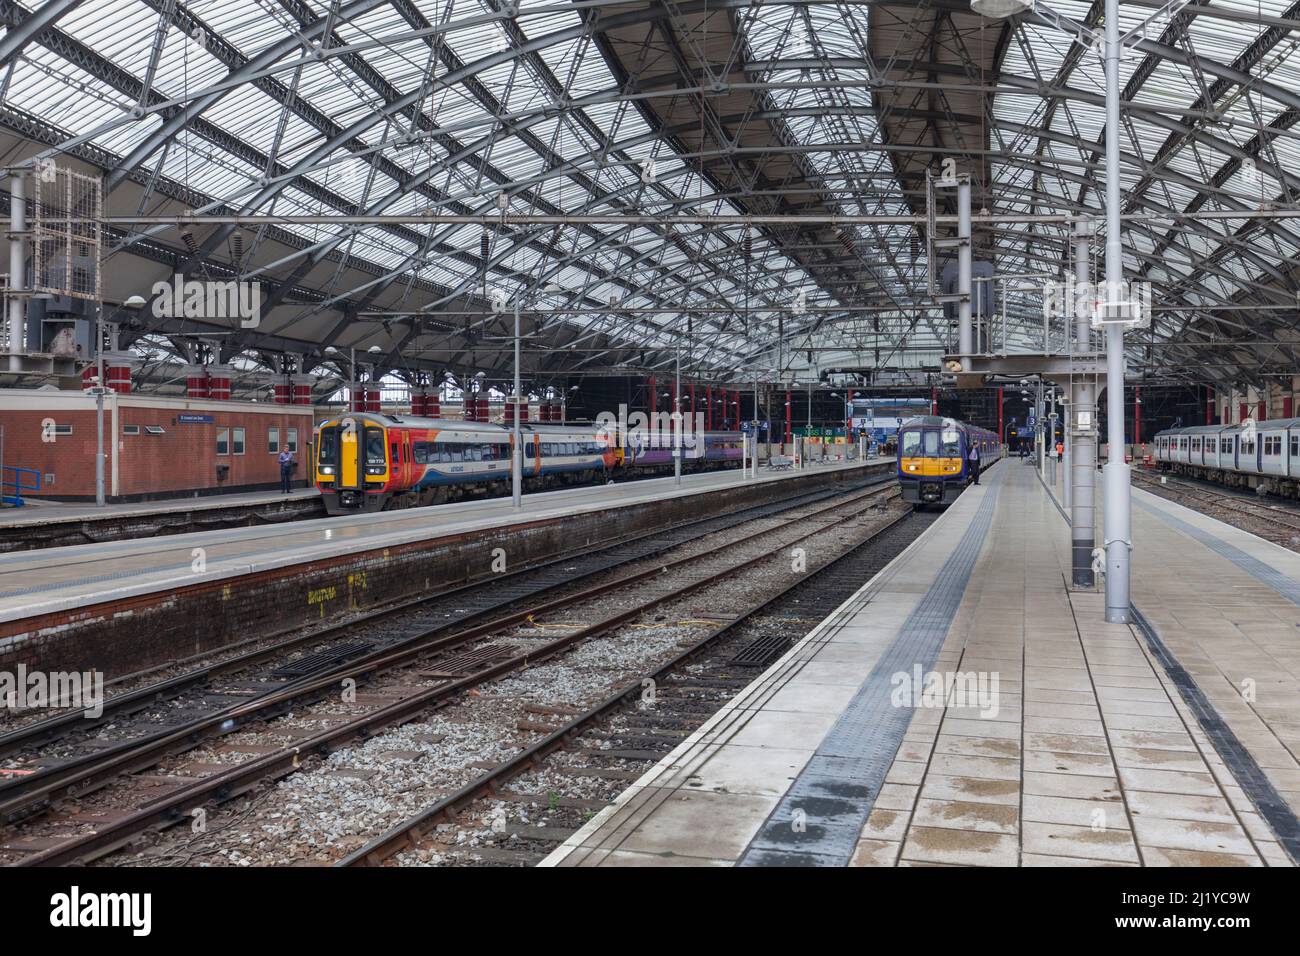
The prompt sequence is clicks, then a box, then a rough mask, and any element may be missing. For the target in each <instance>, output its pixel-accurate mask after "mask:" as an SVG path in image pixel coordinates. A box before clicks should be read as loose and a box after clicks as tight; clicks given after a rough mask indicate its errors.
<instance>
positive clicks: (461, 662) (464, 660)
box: [420, 644, 514, 677]
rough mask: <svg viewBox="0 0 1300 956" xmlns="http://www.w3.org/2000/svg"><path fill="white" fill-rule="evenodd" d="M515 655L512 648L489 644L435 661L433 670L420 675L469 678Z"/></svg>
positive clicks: (421, 672)
mask: <svg viewBox="0 0 1300 956" xmlns="http://www.w3.org/2000/svg"><path fill="white" fill-rule="evenodd" d="M513 653H514V650H513V649H512V648H509V647H503V646H502V645H500V644H487V645H485V646H483V647H476V648H475V649H474V650H472V651H462V652H461V653H459V654H452V655H451V656H450V657H444V658H443V659H442V660H440V661H434V663H433V667H432V669H430V670H427V671H420V675H421V676H422V677H468V676H469V675H470V674H474V673H476V672H478V671H481V670H483V668H485V667H487V666H489V665H491V664H495V663H496V662H497V661H499V660H501V659H502V658H503V657H509V656H510V655H511V654H513Z"/></svg>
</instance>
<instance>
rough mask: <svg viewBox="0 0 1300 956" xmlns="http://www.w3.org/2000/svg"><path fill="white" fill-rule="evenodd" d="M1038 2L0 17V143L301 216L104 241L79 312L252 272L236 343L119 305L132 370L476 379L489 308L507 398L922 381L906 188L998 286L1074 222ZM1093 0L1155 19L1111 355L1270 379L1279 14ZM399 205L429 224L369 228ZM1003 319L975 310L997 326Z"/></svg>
mask: <svg viewBox="0 0 1300 956" xmlns="http://www.w3.org/2000/svg"><path fill="white" fill-rule="evenodd" d="M1040 7H1041V9H1040V10H1038V11H1036V12H1034V13H1030V14H1026V15H1023V16H1020V17H1017V18H1013V19H1010V20H1005V21H1002V20H989V19H985V18H982V17H980V16H977V15H975V14H973V13H972V12H971V11H970V9H969V4H968V3H966V2H965V0H931V2H924V0H922V2H901V0H897V2H895V0H841V2H822V0H800V2H797V3H790V2H778V0H763V2H740V0H724V2H717V0H713V2H702V0H701V2H689V3H682V2H676V3H663V2H643V0H630V2H618V3H613V2H603V0H592V2H579V3H550V2H544V0H537V2H529V0H524V2H521V3H516V2H514V0H511V2H509V3H507V2H501V0H352V2H333V0H330V2H324V0H81V2H78V0H47V2H45V3H44V4H41V5H37V4H31V3H30V0H29V2H28V3H26V4H24V3H18V2H10V0H0V23H2V24H3V27H4V32H3V34H2V35H0V69H2V70H3V73H2V74H0V84H2V87H0V92H2V94H3V104H2V107H0V126H2V127H3V129H2V130H0V133H2V134H3V135H2V137H0V143H2V144H3V146H4V148H5V150H6V154H7V159H6V162H7V163H9V164H15V163H18V162H20V161H23V160H28V159H31V158H34V157H37V156H48V157H51V158H53V159H55V161H56V162H59V163H62V164H68V165H71V166H74V167H75V168H77V169H79V170H81V171H83V172H84V171H94V172H96V173H100V174H102V175H103V177H104V183H105V189H106V193H107V195H106V207H107V209H108V210H109V212H110V213H111V214H116V215H119V216H129V215H131V214H138V215H153V216H169V215H172V216H174V215H176V214H179V213H183V212H186V211H191V210H193V211H197V212H198V213H200V214H203V213H219V214H235V213H243V214H265V215H272V216H277V217H292V216H298V217H312V220H313V221H311V222H306V223H304V222H277V223H276V224H274V225H268V224H260V225H251V226H241V227H240V228H238V229H233V228H231V227H216V226H211V225H202V224H196V225H194V226H192V227H188V226H177V225H155V226H144V225H131V226H128V225H121V226H115V227H114V229H113V230H112V232H111V235H110V237H109V243H108V245H109V247H110V248H111V249H112V250H113V254H112V256H111V257H110V258H109V260H108V268H107V269H106V271H105V280H106V296H107V298H108V300H109V301H110V302H121V301H123V300H124V299H125V298H126V297H127V296H129V295H132V294H144V295H147V294H148V287H149V286H150V285H151V284H152V283H153V282H154V281H157V280H159V279H162V278H164V277H166V276H168V275H170V274H171V273H172V272H173V271H184V272H187V273H203V274H210V275H216V276H221V277H231V276H242V277H245V278H254V279H257V280H259V281H260V282H262V283H263V289H264V291H265V294H266V303H267V308H266V310H265V313H264V315H263V320H262V323H261V325H259V326H258V327H257V328H256V329H251V330H240V329H222V328H218V327H215V326H208V325H204V324H203V323H195V322H189V323H188V324H187V323H186V322H184V321H177V320H163V319H156V318H154V317H153V316H152V315H150V314H149V313H148V312H147V311H146V312H145V314H144V315H143V316H140V317H137V320H136V322H135V323H134V324H133V325H132V326H130V327H128V333H127V338H128V339H133V340H134V341H136V342H137V343H146V344H151V345H152V346H154V347H155V348H161V349H163V350H164V351H166V350H169V349H171V350H174V351H175V352H176V353H177V354H180V353H183V352H185V350H186V347H187V343H188V342H190V341H193V337H195V336H198V337H202V336H203V335H204V334H210V335H211V336H213V338H212V339H211V341H212V342H214V343H216V344H215V347H216V348H218V349H219V350H220V352H221V353H222V357H223V358H227V359H229V358H231V357H232V356H235V355H240V354H242V355H244V356H246V357H247V358H248V359H250V360H252V361H255V362H256V361H264V362H267V363H270V364H273V363H274V361H275V358H274V357H275V356H277V355H279V354H282V353H289V354H293V355H296V356H300V357H301V358H300V361H301V363H302V364H303V366H304V367H307V368H311V367H319V368H321V369H322V370H328V369H331V368H333V367H334V365H336V364H337V362H336V361H335V360H333V359H332V358H331V356H342V355H346V354H348V353H349V352H350V350H352V349H356V350H358V351H363V352H364V353H365V354H367V355H370V356H372V358H373V357H374V356H378V358H373V360H374V361H376V362H377V363H379V364H382V365H383V366H384V367H385V368H390V369H395V370H399V371H402V372H407V371H418V370H422V369H423V370H427V371H430V372H434V371H439V370H444V369H450V370H452V371H453V372H455V373H456V374H458V375H459V374H466V373H471V372H472V371H473V370H476V369H481V370H486V371H488V372H489V373H501V372H503V371H504V370H505V369H506V368H508V367H509V364H510V357H509V354H508V350H507V348H508V343H506V342H504V341H503V340H502V337H503V334H504V332H505V331H506V330H507V325H508V317H507V316H504V315H499V314H497V313H495V312H494V311H493V310H492V308H491V307H490V305H489V303H490V302H491V300H492V297H493V294H494V293H495V294H496V295H497V296H498V297H499V298H501V299H503V300H504V301H507V302H509V301H512V300H514V299H516V298H518V299H519V300H520V301H522V302H523V303H524V304H525V310H526V312H527V313H528V317H527V320H526V327H527V330H528V331H529V332H530V337H529V340H528V359H527V364H528V369H529V374H530V376H531V377H532V378H533V379H535V380H537V381H541V380H542V379H543V378H544V377H545V376H547V375H559V374H573V373H581V372H599V371H608V370H610V369H629V370H630V369H636V370H652V369H668V368H670V367H672V365H673V364H674V362H675V360H676V357H677V355H678V354H681V355H682V356H683V361H684V363H685V364H687V365H688V366H689V367H690V368H691V369H693V370H695V371H696V372H698V373H700V374H704V375H709V376H714V377H717V378H720V379H723V378H729V377H740V378H742V379H745V380H748V379H750V378H752V377H753V376H754V375H755V374H759V375H763V376H764V377H768V378H771V377H772V376H774V375H780V376H781V377H782V378H784V379H785V380H787V381H788V380H789V379H790V377H791V376H795V375H801V374H802V375H806V372H805V371H804V370H805V369H807V368H808V367H809V366H810V365H814V366H817V367H818V368H823V369H824V368H828V367H853V368H872V367H882V366H885V365H889V366H894V367H900V368H907V367H914V368H915V367H921V368H924V367H931V366H937V364H938V358H939V356H940V355H941V354H943V352H944V351H945V349H946V348H947V346H948V344H949V341H950V339H951V337H952V331H951V329H950V327H949V324H948V323H947V322H946V321H944V320H943V318H942V313H941V312H940V311H938V310H936V309H935V308H933V306H932V303H930V302H929V301H928V300H926V299H925V298H924V287H925V276H926V271H927V268H928V264H927V262H926V261H925V244H924V242H923V226H922V224H921V223H919V222H917V221H915V220H916V217H918V216H919V215H921V214H923V213H924V212H925V208H924V204H925V197H924V193H925V189H924V180H925V170H926V169H927V168H935V167H937V166H938V164H940V163H942V162H943V161H944V160H945V159H952V160H955V161H956V163H957V164H958V167H959V168H961V169H963V170H967V171H969V172H970V173H971V174H972V177H973V179H974V183H975V197H976V206H977V211H982V210H987V211H988V212H989V213H990V214H995V215H998V216H1001V217H1004V218H1003V219H1002V220H1001V221H999V222H997V223H988V224H985V225H982V226H980V227H979V228H978V229H977V234H976V244H977V257H978V258H990V259H992V260H993V261H994V262H995V264H996V268H997V270H998V272H999V273H1001V274H1008V275H1013V274H1014V275H1028V276H1035V275H1042V276H1048V275H1053V276H1054V275H1056V274H1057V273H1059V271H1060V268H1061V265H1062V263H1063V261H1064V259H1065V256H1066V252H1067V243H1066V236H1067V228H1066V226H1065V225H1064V224H1063V223H1061V222H1060V221H1059V217H1061V216H1067V215H1068V216H1075V215H1087V214H1096V215H1099V213H1100V208H1101V197H1100V195H1099V190H1100V189H1101V184H1102V181H1103V173H1104V170H1103V168H1102V154H1103V151H1104V138H1105V135H1106V130H1105V128H1104V127H1105V123H1104V115H1105V114H1104V107H1103V102H1102V97H1103V94H1104V90H1103V82H1102V66H1101V62H1100V59H1099V57H1098V55H1097V51H1096V50H1095V49H1093V48H1092V47H1091V45H1090V42H1089V36H1090V33H1091V31H1092V30H1093V29H1095V28H1097V27H1098V26H1099V25H1100V21H1101V15H1102V7H1103V4H1102V3H1101V2H1100V0H1097V2H1086V0H1055V2H1051V3H1050V4H1040ZM1048 7H1050V9H1048ZM1121 10H1122V20H1123V22H1122V24H1121V27H1122V28H1123V29H1125V30H1126V31H1127V30H1129V29H1131V28H1135V27H1137V26H1139V24H1141V23H1142V22H1143V21H1145V20H1148V19H1149V18H1152V16H1153V15H1154V14H1158V16H1156V17H1155V19H1154V20H1152V22H1150V23H1149V24H1148V25H1147V27H1146V29H1145V33H1144V34H1143V35H1141V36H1135V37H1134V41H1133V43H1132V44H1131V45H1130V46H1129V47H1128V48H1127V49H1126V53H1125V58H1124V60H1123V62H1122V65H1121V74H1122V77H1121V78H1122V81H1123V84H1124V103H1125V105H1124V122H1123V128H1122V129H1121V130H1119V131H1118V133H1119V135H1120V137H1121V140H1122V154H1123V159H1124V165H1123V169H1122V170H1121V175H1122V178H1123V187H1124V204H1125V213H1126V214H1128V216H1129V217H1130V218H1129V219H1127V220H1126V229H1127V230H1128V231H1127V232H1126V235H1125V250H1126V259H1125V267H1126V272H1127V273H1128V274H1129V275H1130V276H1131V277H1133V278H1141V279H1145V280H1147V281H1150V282H1151V283H1152V284H1153V287H1154V292H1155V303H1156V311H1155V317H1154V321H1153V322H1152V325H1151V327H1150V328H1145V329H1140V330H1138V331H1137V332H1135V333H1134V334H1133V335H1132V336H1131V337H1130V340H1131V342H1132V350H1131V358H1132V360H1133V363H1134V366H1135V368H1139V369H1142V370H1146V371H1148V372H1149V373H1150V374H1152V375H1156V376H1171V375H1172V376H1177V377H1182V378H1186V379H1187V380H1192V381H1206V380H1209V379H1217V380H1219V381H1223V382H1225V383H1226V382H1247V381H1249V382H1255V383H1258V382H1261V381H1263V380H1264V379H1265V378H1267V377H1269V376H1275V375H1279V374H1284V373H1285V374H1289V373H1287V372H1286V371H1285V370H1286V369H1288V368H1290V369H1292V370H1294V369H1295V367H1296V353H1295V348H1297V346H1293V345H1291V344H1290V343H1291V342H1292V341H1293V340H1295V339H1296V338H1297V336H1296V327H1297V313H1296V295H1295V288H1296V275H1295V259H1296V255H1297V250H1300V223H1298V222H1296V221H1295V220H1294V219H1290V218H1286V217H1284V216H1280V215H1277V211H1279V210H1281V211H1286V210H1292V209H1295V208H1296V202H1295V191H1296V189H1297V188H1298V187H1300V178H1298V176H1300V173H1298V172H1297V164H1296V160H1297V158H1298V154H1300V141H1298V140H1297V136H1300V131H1297V129H1296V126H1297V122H1296V121H1297V120H1298V119H1300V50H1298V49H1297V47H1300V3H1287V2H1282V0H1250V2H1246V0H1214V2H1192V3H1180V2H1174V3H1165V2H1164V0H1143V2H1126V3H1123V4H1122V5H1121ZM503 207H504V208H503ZM503 212H504V214H505V218H504V220H502V219H500V217H501V215H502V213H503ZM416 214H432V215H439V214H442V215H451V216H456V217H461V221H456V222H445V221H444V222H430V221H408V222H400V221H394V218H396V217H414V216H415V215H416ZM381 216H382V217H386V218H385V220H384V221H382V222H376V221H373V220H375V219H376V218H377V217H381ZM475 216H488V217H493V219H492V221H491V223H490V224H488V225H484V224H482V223H480V222H478V221H470V222H467V221H464V220H465V219H469V218H471V217H475ZM747 216H757V217H763V218H762V220H761V222H762V224H761V225H758V226H755V227H753V228H750V227H747V226H745V225H744V223H743V221H742V220H743V217H747ZM843 216H863V217H865V216H870V217H879V219H880V221H878V222H862V223H858V224H854V225H848V224H844V225H836V224H834V223H833V220H834V219H835V218H836V217H843ZM341 217H350V221H347V222H340V221H331V220H337V219H339V218H341ZM530 217H548V218H547V221H546V222H537V221H535V220H534V219H533V218H530ZM573 217H586V218H585V219H583V221H581V222H576V221H572V219H573ZM778 217H797V218H791V219H788V224H787V223H784V222H782V221H781V220H780V219H779V218H778ZM1006 217H1011V218H1010V219H1008V218H1006ZM1052 217H1058V218H1057V219H1053V218H1052ZM566 219H568V220H570V221H565V220H566ZM602 219H603V220H612V219H617V220H618V221H617V222H613V221H601V220H602ZM1014 219H1019V220H1020V221H1012V220H1014ZM1044 219H1047V220H1051V221H1043V220H1044ZM358 220H360V221H358ZM365 220H370V221H365ZM1038 309H1039V306H1038V304H1037V303H1036V301H1035V300H1034V299H1033V297H1032V296H1030V297H1025V298H1023V299H1017V300H1015V301H1011V302H1008V303H1007V311H1008V312H1009V313H1010V314H1011V320H1012V322H1013V324H1015V323H1017V322H1019V323H1023V324H1024V326H1025V330H1026V332H1025V334H1026V335H1029V334H1031V333H1032V328H1033V326H1034V325H1035V322H1036V321H1037V317H1038V314H1039V313H1038V311H1037V310H1038ZM119 317H121V316H119ZM376 347H377V348H378V352H375V351H373V350H374V349H375V348H376ZM326 349H332V350H333V351H331V352H328V353H327V352H326Z"/></svg>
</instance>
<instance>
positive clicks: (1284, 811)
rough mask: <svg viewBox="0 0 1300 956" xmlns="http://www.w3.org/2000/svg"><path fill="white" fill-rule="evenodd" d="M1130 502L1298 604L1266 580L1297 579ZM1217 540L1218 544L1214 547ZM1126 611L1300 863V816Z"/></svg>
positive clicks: (1168, 654)
mask: <svg viewBox="0 0 1300 956" xmlns="http://www.w3.org/2000/svg"><path fill="white" fill-rule="evenodd" d="M1039 481H1040V482H1041V481H1042V478H1041V477H1040V478H1039ZM1043 488H1044V490H1046V488H1047V486H1046V485H1044V486H1043ZM1048 500H1049V501H1051V502H1052V504H1054V505H1056V510H1057V511H1058V512H1060V515H1061V517H1062V518H1064V519H1065V521H1066V523H1067V524H1068V523H1069V521H1070V516H1069V515H1068V514H1067V513H1066V511H1065V509H1064V508H1062V507H1061V503H1060V502H1059V501H1057V500H1056V498H1055V497H1053V496H1052V495H1050V494H1049V495H1048ZM1133 503H1134V504H1135V505H1137V506H1138V507H1139V508H1141V509H1142V510H1143V511H1147V512H1150V513H1151V514H1153V515H1155V517H1157V518H1159V519H1162V520H1164V521H1166V522H1168V523H1169V524H1170V525H1172V526H1173V527H1176V528H1179V530H1180V531H1184V532H1185V533H1187V534H1189V535H1191V536H1192V537H1193V538H1195V539H1196V540H1198V541H1200V542H1201V543H1202V544H1204V545H1205V546H1206V547H1208V548H1210V549H1211V550H1213V551H1214V552H1216V553H1217V554H1220V555H1222V556H1223V557H1225V558H1227V559H1228V560H1229V561H1232V562H1233V564H1236V565H1237V566H1238V567H1240V568H1241V569H1242V570H1243V571H1246V572H1247V573H1248V574H1252V575H1254V576H1255V577H1256V578H1258V579H1259V580H1261V581H1263V582H1264V583H1265V584H1268V585H1269V586H1270V587H1274V588H1276V589H1277V590H1278V591H1279V593H1281V594H1283V595H1285V596H1286V597H1288V598H1290V599H1291V600H1292V601H1295V602H1296V603H1297V604H1300V600H1297V595H1295V594H1290V593H1287V591H1286V590H1283V589H1282V588H1277V586H1276V585H1274V584H1273V583H1272V581H1271V580H1269V579H1268V578H1271V577H1273V576H1279V577H1282V578H1284V579H1285V581H1286V582H1287V585H1288V587H1289V589H1291V590H1295V591H1297V594H1300V589H1296V586H1295V582H1294V581H1292V579H1291V578H1288V577H1286V576H1285V575H1282V574H1281V572H1279V571H1277V570H1275V569H1273V568H1270V567H1269V566H1268V565H1266V564H1264V563H1263V562H1262V561H1259V560H1257V559H1255V558H1252V557H1251V556H1250V555H1248V554H1246V553H1245V552H1244V551H1242V550H1240V549H1239V548H1235V547H1233V546H1232V545H1230V544H1228V543H1227V542H1226V541H1220V540H1219V539H1218V538H1216V537H1214V535H1212V534H1210V533H1209V532H1205V531H1201V530H1200V529H1199V528H1196V527H1195V526H1193V525H1190V524H1188V523H1187V522H1185V521H1183V520H1182V519H1181V518H1175V517H1174V516H1173V515H1169V514H1166V513H1165V512H1163V511H1160V510H1159V509H1158V508H1153V507H1151V506H1150V505H1148V504H1146V503H1145V502H1141V501H1136V500H1135V501H1134V502H1133ZM1179 526H1181V527H1179ZM1216 543H1217V544H1218V545H1220V546H1221V547H1215V544H1216ZM1228 552H1234V553H1236V554H1237V555H1239V556H1240V557H1241V558H1243V559H1244V560H1245V561H1246V562H1249V563H1251V564H1255V565H1259V567H1260V568H1261V569H1263V570H1264V571H1266V572H1268V577H1265V576H1264V575H1262V574H1258V573H1256V572H1255V571H1253V570H1251V567H1250V566H1248V564H1243V563H1242V562H1241V561H1238V560H1237V559H1236V558H1234V557H1233V556H1232V555H1231V554H1229V553H1228ZM1129 611H1130V613H1131V615H1132V618H1133V626H1134V627H1136V628H1137V630H1138V632H1139V633H1140V634H1141V635H1142V637H1143V639H1144V640H1145V641H1146V642H1147V647H1149V648H1150V649H1151V653H1152V655H1153V656H1154V657H1155V658H1156V660H1158V661H1159V662H1160V666H1161V667H1163V668H1164V669H1165V673H1166V674H1168V675H1169V679H1170V680H1171V681H1173V682H1174V686H1175V687H1177V688H1178V696H1179V697H1181V698H1182V699H1183V703H1185V704H1186V705H1187V706H1188V708H1189V709H1190V710H1191V711H1192V713H1193V714H1194V715H1195V716H1196V722H1197V723H1198V724H1200V726H1201V730H1202V731H1203V732H1204V733H1205V736H1207V737H1209V738H1210V744H1211V745H1212V746H1213V747H1214V750H1215V753H1217V754H1218V755H1219V757H1220V759H1222V760H1223V762H1224V764H1226V765H1227V767H1228V770H1229V771H1231V773H1232V776H1233V778H1234V779H1236V781H1237V783H1239V784H1240V785H1241V789H1242V790H1244V791H1245V793H1246V796H1248V797H1249V798H1250V802H1251V803H1253V804H1254V805H1255V807H1256V809H1258V810H1259V814H1260V816H1262V817H1263V818H1264V819H1265V820H1267V821H1268V825H1269V826H1270V827H1272V829H1273V833H1274V834H1276V835H1277V839H1278V842H1279V843H1280V844H1281V845H1282V848H1283V849H1285V850H1286V852H1287V855H1288V856H1290V857H1291V859H1292V860H1295V861H1296V862H1297V863H1300V818H1297V817H1296V815H1295V813H1294V811H1292V809H1291V806H1290V805H1289V804H1288V803H1287V802H1286V800H1285V799H1283V797H1282V795H1281V794H1280V793H1278V792H1277V788H1276V787H1274V786H1273V782H1272V781H1271V780H1269V779H1268V774H1266V773H1265V772H1264V769H1263V768H1262V767H1260V765H1259V764H1258V763H1257V762H1256V761H1255V758H1254V757H1252V756H1251V755H1250V751H1249V750H1247V749H1246V746H1245V744H1243V743H1242V742H1241V741H1240V740H1239V739H1238V737H1237V735H1236V734H1235V733H1233V732H1232V728H1231V727H1229V726H1228V722H1227V721H1225V720H1224V719H1223V717H1221V716H1220V715H1219V712H1218V711H1217V710H1215V708H1214V705H1213V704H1212V703H1210V699H1209V698H1208V697H1206V696H1205V692H1204V691H1203V690H1201V688H1200V685H1198V684H1197V683H1196V678H1194V677H1193V676H1192V675H1191V674H1190V673H1189V672H1188V671H1187V669H1186V668H1185V667H1183V665H1182V664H1180V663H1179V662H1178V658H1177V657H1175V656H1174V654H1173V652H1172V651H1170V650H1169V648H1168V646H1167V645H1166V644H1165V642H1164V640H1163V639H1162V638H1161V637H1160V631H1159V630H1158V629H1157V628H1156V627H1155V625H1153V624H1152V623H1151V622H1150V621H1148V620H1147V619H1146V618H1145V617H1144V616H1143V614H1142V612H1141V611H1139V610H1138V607H1137V605H1136V604H1133V603H1130V604H1129Z"/></svg>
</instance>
